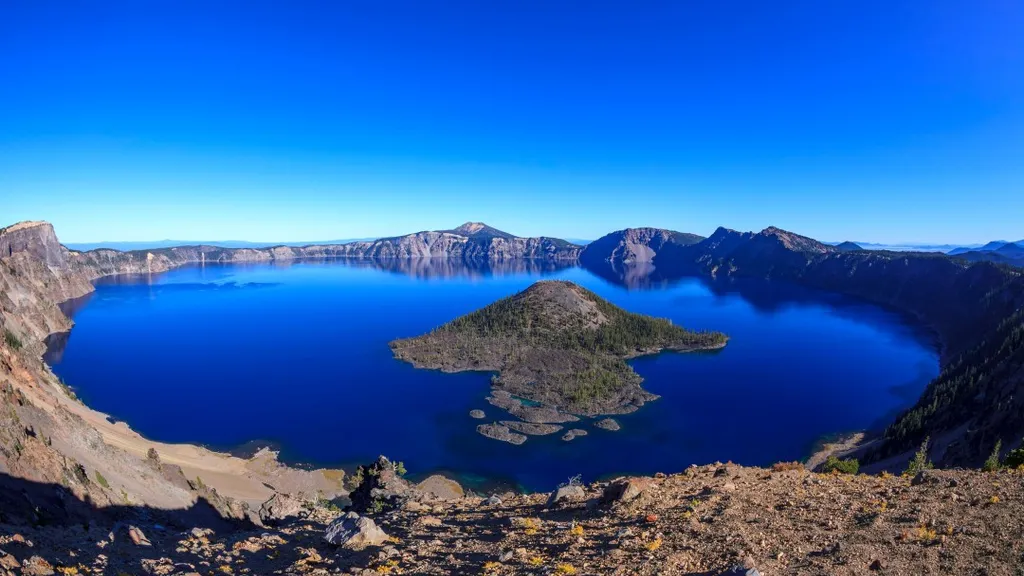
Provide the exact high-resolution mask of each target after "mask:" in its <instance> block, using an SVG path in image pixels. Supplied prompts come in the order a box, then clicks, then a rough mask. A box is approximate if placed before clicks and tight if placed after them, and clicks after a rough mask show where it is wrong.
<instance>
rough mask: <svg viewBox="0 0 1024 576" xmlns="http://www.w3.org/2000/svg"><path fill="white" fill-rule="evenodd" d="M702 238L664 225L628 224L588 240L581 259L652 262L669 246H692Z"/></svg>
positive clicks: (588, 261)
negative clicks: (653, 226) (669, 228)
mask: <svg viewBox="0 0 1024 576" xmlns="http://www.w3.org/2000/svg"><path fill="white" fill-rule="evenodd" d="M701 240H704V237H703V236H698V235H696V234H687V233H683V232H675V231H673V230H663V229H661V228H626V229H625V230H619V231H617V232H612V233H611V234H607V235H605V236H602V237H601V238H598V239H597V240H594V241H593V242H591V243H590V244H587V246H586V247H585V248H584V249H583V251H582V253H581V254H580V261H581V262H583V263H592V264H596V263H600V262H616V263H627V264H637V263H642V262H653V261H654V257H655V256H657V255H658V253H659V252H660V251H661V250H663V249H665V248H666V247H671V246H677V247H678V246H689V245H692V244H696V243H697V242H700V241H701ZM670 249H671V248H670Z"/></svg>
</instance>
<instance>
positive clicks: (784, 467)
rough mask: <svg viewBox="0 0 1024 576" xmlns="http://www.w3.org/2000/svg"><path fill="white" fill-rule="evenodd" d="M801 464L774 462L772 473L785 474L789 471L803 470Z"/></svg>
mask: <svg viewBox="0 0 1024 576" xmlns="http://www.w3.org/2000/svg"><path fill="white" fill-rule="evenodd" d="M803 469H804V465H803V462H776V463H775V464H772V472H787V471H789V470H803Z"/></svg>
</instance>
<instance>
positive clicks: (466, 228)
mask: <svg viewBox="0 0 1024 576" xmlns="http://www.w3.org/2000/svg"><path fill="white" fill-rule="evenodd" d="M441 232H449V233H451V234H458V235H459V236H465V237H467V238H478V239H487V238H501V239H504V240H511V239H513V238H515V236H514V235H512V234H509V233H508V232H503V231H501V230H498V229H497V228H492V227H490V226H488V225H487V224H484V223H483V222H466V223H465V224H463V225H462V226H459V227H458V228H455V229H453V230H441Z"/></svg>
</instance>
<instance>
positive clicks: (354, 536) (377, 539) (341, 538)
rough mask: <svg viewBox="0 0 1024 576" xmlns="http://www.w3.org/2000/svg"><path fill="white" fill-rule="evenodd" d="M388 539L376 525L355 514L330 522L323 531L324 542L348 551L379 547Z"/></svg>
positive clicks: (351, 513) (350, 513) (348, 514)
mask: <svg viewBox="0 0 1024 576" xmlns="http://www.w3.org/2000/svg"><path fill="white" fill-rule="evenodd" d="M387 539H388V535H387V534H385V533H384V531H383V530H381V529H380V528H379V527H378V526H377V523H376V522H374V521H373V520H372V519H370V518H367V517H365V516H360V515H359V514H356V513H355V512H349V513H347V514H345V515H344V516H342V517H340V518H338V519H337V520H335V521H334V522H331V523H330V525H328V526H327V530H325V531H324V541H325V542H327V543H328V544H332V545H334V546H341V547H342V548H346V549H348V550H362V549H363V548H366V547H367V546H380V545H381V544H383V543H384V542H386V541H387Z"/></svg>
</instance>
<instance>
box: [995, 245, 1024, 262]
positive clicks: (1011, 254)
mask: <svg viewBox="0 0 1024 576" xmlns="http://www.w3.org/2000/svg"><path fill="white" fill-rule="evenodd" d="M996 254H999V255H1000V256H1006V257H1007V258H1022V257H1024V242H1021V243H1015V242H1008V243H1007V244H1006V245H1005V246H1003V247H1001V248H999V249H997V250H996Z"/></svg>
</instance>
